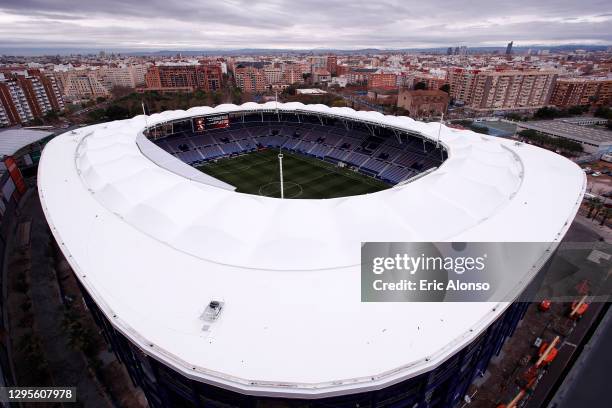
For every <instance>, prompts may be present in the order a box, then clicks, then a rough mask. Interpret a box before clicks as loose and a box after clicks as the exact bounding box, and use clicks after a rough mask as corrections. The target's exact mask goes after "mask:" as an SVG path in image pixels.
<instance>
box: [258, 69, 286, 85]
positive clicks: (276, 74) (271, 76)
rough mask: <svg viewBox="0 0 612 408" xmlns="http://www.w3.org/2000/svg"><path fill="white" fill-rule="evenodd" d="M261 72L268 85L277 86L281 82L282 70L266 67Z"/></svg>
mask: <svg viewBox="0 0 612 408" xmlns="http://www.w3.org/2000/svg"><path fill="white" fill-rule="evenodd" d="M263 72H264V76H265V77H266V82H267V83H268V84H269V85H277V84H281V83H282V82H283V70H282V69H281V68H280V67H275V66H267V67H264V69H263Z"/></svg>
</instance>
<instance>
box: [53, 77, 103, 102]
mask: <svg viewBox="0 0 612 408" xmlns="http://www.w3.org/2000/svg"><path fill="white" fill-rule="evenodd" d="M61 76H62V77H63V78H62V81H61V82H62V83H63V84H64V96H65V97H66V99H69V100H80V99H93V98H98V97H107V96H108V95H109V94H110V91H109V90H108V89H107V88H106V87H105V86H104V85H103V84H102V82H101V81H100V80H98V78H97V76H96V74H95V72H92V71H70V72H68V73H65V74H62V75H61Z"/></svg>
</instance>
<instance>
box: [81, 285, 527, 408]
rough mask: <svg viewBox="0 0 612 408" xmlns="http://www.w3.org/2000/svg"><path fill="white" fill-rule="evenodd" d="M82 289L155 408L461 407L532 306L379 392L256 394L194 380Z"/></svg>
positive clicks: (511, 311)
mask: <svg viewBox="0 0 612 408" xmlns="http://www.w3.org/2000/svg"><path fill="white" fill-rule="evenodd" d="M81 291H82V292H83V296H84V298H85V302H86V303H87V306H88V307H89V309H90V311H91V313H92V314H93V316H94V319H95V320H96V323H97V324H98V325H99V326H100V328H101V329H102V332H103V333H104V337H105V338H106V340H107V341H108V343H109V344H110V345H111V347H112V349H113V351H114V352H115V354H116V355H117V357H118V358H119V359H120V360H121V362H123V364H125V366H126V368H127V371H128V372H129V374H130V377H131V379H132V381H133V382H134V384H135V385H137V386H139V387H141V388H142V390H143V391H144V393H145V395H146V397H147V399H148V401H149V405H150V406H151V407H224V408H227V407H241V408H242V407H253V408H260V407H266V406H273V407H275V408H281V407H291V408H293V407H300V408H302V407H313V408H314V407H346V408H348V407H372V408H373V407H393V408H396V407H411V408H442V407H455V406H457V405H459V404H460V403H461V402H462V401H463V396H464V395H465V394H466V392H467V389H468V387H469V386H470V384H471V383H472V381H473V380H474V378H476V376H478V375H482V374H483V373H484V372H485V370H486V368H487V366H488V364H489V361H490V360H491V358H492V357H493V356H494V355H496V354H498V353H499V351H500V350H501V348H502V346H503V344H504V341H505V340H506V339H507V338H508V337H509V336H511V335H512V333H513V332H514V329H515V328H516V326H517V325H518V323H519V321H520V320H521V319H522V318H523V316H524V315H525V312H526V311H527V308H528V306H529V303H525V302H517V303H513V304H512V305H511V306H510V307H509V308H508V309H507V310H506V311H505V312H504V314H503V315H502V316H500V317H499V319H497V320H496V321H495V323H493V324H492V325H491V326H489V328H488V329H487V330H486V331H485V332H484V333H482V334H481V335H480V336H479V337H478V338H477V339H475V340H474V341H473V342H472V343H470V344H469V345H468V346H466V347H464V348H463V349H462V350H461V351H459V352H458V353H456V354H455V355H453V356H452V357H451V358H449V359H448V360H447V361H445V362H444V363H443V364H441V365H440V366H439V367H438V368H436V369H435V370H432V371H430V372H428V373H425V374H421V375H419V376H417V377H414V378H411V379H408V380H405V381H402V382H400V383H398V384H395V385H392V386H389V387H386V388H383V389H380V390H377V391H369V392H364V393H359V394H350V395H345V396H340V397H331V398H322V399H316V400H311V399H309V400H304V399H285V398H265V397H254V396H249V395H244V394H240V393H237V392H233V391H228V390H225V389H223V388H219V387H215V386H211V385H208V384H205V383H202V382H199V381H196V380H192V379H189V378H187V377H185V376H183V375H181V374H180V373H178V372H177V371H175V370H173V369H172V368H170V367H168V366H166V365H165V364H163V363H160V362H159V361H157V360H156V359H154V358H152V357H149V356H148V355H146V354H145V353H144V352H143V351H142V350H141V349H140V348H139V347H137V346H136V345H135V344H133V343H132V342H130V340H128V339H127V338H126V337H125V336H123V335H122V334H121V333H120V332H119V331H117V330H115V328H114V327H113V326H112V325H111V324H110V322H109V321H108V320H107V319H106V317H105V316H104V314H103V313H102V312H101V311H100V309H99V308H98V307H97V305H96V304H95V302H94V301H93V299H92V298H91V297H90V296H89V295H88V294H87V291H86V290H85V289H84V288H81Z"/></svg>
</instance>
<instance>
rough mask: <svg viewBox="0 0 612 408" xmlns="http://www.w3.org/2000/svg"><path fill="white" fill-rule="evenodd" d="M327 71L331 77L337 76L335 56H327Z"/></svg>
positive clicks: (336, 59) (336, 58)
mask: <svg viewBox="0 0 612 408" xmlns="http://www.w3.org/2000/svg"><path fill="white" fill-rule="evenodd" d="M327 70H328V71H329V73H330V74H331V75H332V76H335V75H337V74H338V57H336V56H335V55H328V56H327Z"/></svg>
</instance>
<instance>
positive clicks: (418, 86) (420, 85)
mask: <svg viewBox="0 0 612 408" xmlns="http://www.w3.org/2000/svg"><path fill="white" fill-rule="evenodd" d="M414 89H415V91H418V90H426V89H427V84H426V83H425V82H417V83H416V84H414Z"/></svg>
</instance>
